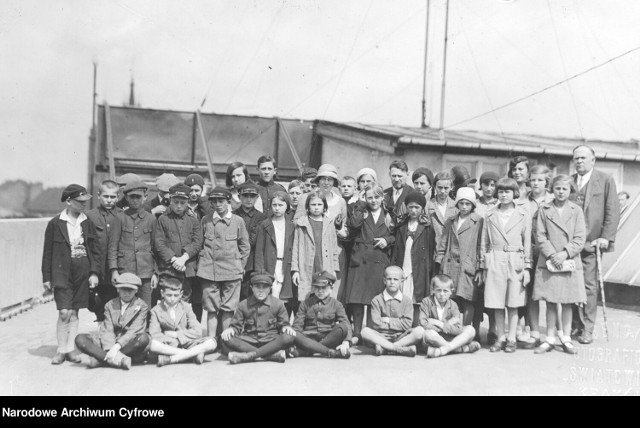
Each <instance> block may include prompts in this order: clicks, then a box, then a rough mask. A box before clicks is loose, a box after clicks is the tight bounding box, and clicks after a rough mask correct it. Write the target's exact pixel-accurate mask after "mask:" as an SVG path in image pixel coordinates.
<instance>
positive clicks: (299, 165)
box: [276, 118, 304, 174]
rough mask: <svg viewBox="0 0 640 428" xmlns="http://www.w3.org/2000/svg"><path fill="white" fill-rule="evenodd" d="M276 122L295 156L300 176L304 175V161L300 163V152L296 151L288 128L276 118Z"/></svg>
mask: <svg viewBox="0 0 640 428" xmlns="http://www.w3.org/2000/svg"><path fill="white" fill-rule="evenodd" d="M276 120H277V121H278V127H279V129H281V130H282V135H284V140H285V141H286V142H287V145H288V146H289V150H291V154H292V155H293V160H294V161H295V162H296V166H297V167H298V170H300V174H302V171H303V170H304V165H302V161H300V156H298V151H297V150H296V147H295V146H294V145H293V141H292V140H291V136H290V135H289V132H288V131H287V128H285V126H284V125H283V124H282V121H280V118H276Z"/></svg>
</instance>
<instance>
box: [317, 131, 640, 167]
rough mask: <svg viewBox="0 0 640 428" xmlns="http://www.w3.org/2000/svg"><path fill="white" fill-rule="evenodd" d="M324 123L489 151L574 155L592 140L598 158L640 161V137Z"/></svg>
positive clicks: (413, 142) (405, 142)
mask: <svg viewBox="0 0 640 428" xmlns="http://www.w3.org/2000/svg"><path fill="white" fill-rule="evenodd" d="M323 126H340V127H342V128H344V129H349V128H351V129H352V130H358V131H361V132H365V133H370V134H373V135H377V136H379V137H381V138H384V139H388V140H391V144H392V145H394V146H430V147H450V148H459V149H479V150H483V151H488V152H505V151H506V152H509V151H517V152H518V153H523V154H537V155H557V156H569V157H570V156H572V152H573V148H574V147H575V146H576V145H579V144H588V145H590V146H592V147H593V148H594V149H595V150H596V152H597V153H596V154H597V157H598V159H601V160H612V161H624V162H639V163H640V145H639V144H640V142H639V141H636V140H632V141H627V142H622V141H605V140H586V141H584V140H581V139H579V138H562V137H548V136H541V135H524V134H513V133H505V134H501V133H498V132H487V131H451V130H445V131H442V130H439V129H434V128H411V127H405V126H396V125H365V124H362V123H354V122H351V123H344V124H336V123H332V122H326V121H321V122H320V124H319V126H318V133H322V129H323Z"/></svg>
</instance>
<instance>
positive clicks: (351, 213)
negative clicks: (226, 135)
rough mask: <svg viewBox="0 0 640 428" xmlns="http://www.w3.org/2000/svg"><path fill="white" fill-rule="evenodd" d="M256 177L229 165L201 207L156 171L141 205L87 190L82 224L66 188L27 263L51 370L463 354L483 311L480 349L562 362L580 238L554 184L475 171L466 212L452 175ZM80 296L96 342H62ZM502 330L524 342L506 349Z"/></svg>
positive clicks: (465, 178) (139, 190)
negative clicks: (46, 317)
mask: <svg viewBox="0 0 640 428" xmlns="http://www.w3.org/2000/svg"><path fill="white" fill-rule="evenodd" d="M258 172H259V174H260V180H259V181H258V182H257V183H254V182H253V181H252V180H251V178H250V177H249V173H248V171H247V168H246V166H244V165H243V164H240V163H234V164H231V165H230V166H229V169H228V171H227V180H226V181H227V187H222V186H216V187H214V188H213V189H211V190H210V191H209V192H207V193H206V197H205V196H203V194H204V190H205V185H204V180H203V179H202V177H201V176H199V175H197V174H192V175H190V176H188V177H187V178H186V179H185V180H179V179H178V178H177V177H175V176H173V175H172V174H163V176H161V177H159V179H158V182H157V185H158V189H159V191H160V194H159V196H158V198H157V199H156V198H154V200H153V201H152V203H149V202H148V201H147V200H146V199H147V192H148V187H147V185H146V184H145V183H144V182H142V180H140V179H139V177H136V176H134V175H133V174H126V175H127V176H128V177H126V180H123V179H124V178H125V177H124V176H123V177H121V180H119V181H120V182H115V181H111V180H106V181H105V182H103V183H102V185H101V188H100V191H99V195H98V197H99V199H100V206H99V207H98V208H95V209H93V210H91V211H89V212H87V213H86V214H85V213H84V211H85V206H86V202H87V201H88V200H89V199H90V198H91V197H90V195H87V192H86V189H85V188H83V187H82V186H79V185H70V186H68V187H67V188H66V189H65V191H64V193H63V196H62V201H63V202H66V203H67V205H68V207H67V208H66V209H65V211H63V213H61V214H60V215H59V216H56V217H55V218H54V219H52V220H51V222H50V223H49V225H48V227H47V232H46V235H45V251H44V255H43V277H44V282H45V288H53V291H54V297H55V301H56V306H57V309H58V310H59V319H58V324H57V337H58V345H59V348H58V352H57V353H56V355H55V357H54V359H53V360H52V363H53V364H61V363H62V362H64V361H65V360H69V361H72V362H79V361H80V360H81V358H80V356H79V354H78V352H77V351H75V350H74V346H73V344H74V343H75V345H76V346H77V348H78V349H79V350H80V351H81V352H83V353H85V354H87V355H89V356H90V361H89V366H90V367H97V366H100V365H111V366H115V367H120V368H124V369H128V368H130V366H131V363H132V362H141V361H144V360H145V359H147V358H148V354H149V352H151V354H152V355H156V356H157V365H158V366H164V365H167V364H172V363H178V362H183V361H194V362H195V363H197V364H201V363H202V362H203V361H204V356H205V355H206V354H208V353H212V352H215V351H216V349H219V348H220V349H222V350H223V352H225V353H228V358H229V361H230V362H231V363H232V364H237V363H243V362H249V361H253V360H256V359H265V360H270V361H278V362H284V361H285V359H286V358H287V357H289V358H295V357H300V356H311V355H314V354H320V355H323V356H325V357H328V358H349V357H350V355H351V354H350V351H349V348H350V346H354V345H358V344H360V343H364V344H366V345H369V346H371V347H373V348H374V350H375V354H376V355H383V354H396V355H405V356H415V355H416V353H417V352H420V351H423V352H425V353H426V355H427V357H430V358H436V357H440V356H444V355H447V354H451V353H470V352H475V351H477V350H479V349H480V347H481V345H480V334H479V333H480V328H479V327H480V323H481V322H482V319H483V313H484V312H487V313H488V315H489V324H490V325H489V334H488V336H487V339H488V342H489V345H490V351H491V352H497V351H501V350H503V351H505V352H514V351H515V350H516V349H517V347H518V346H521V347H524V348H530V349H532V348H535V352H536V353H546V352H548V351H550V350H552V349H554V347H556V346H559V347H561V348H562V349H563V350H564V351H565V352H568V353H575V352H577V351H576V348H575V347H574V346H573V344H572V342H571V338H570V337H569V332H570V331H571V321H572V310H571V309H572V305H574V304H576V303H582V302H584V301H585V300H586V295H585V289H584V282H583V278H582V269H581V261H580V257H579V255H580V251H581V250H582V248H583V247H584V245H585V225H584V216H583V213H582V210H581V208H580V207H579V206H577V205H575V204H573V203H572V202H570V201H569V198H570V196H571V195H572V189H573V186H574V183H573V179H572V178H571V177H569V176H564V175H559V176H557V177H554V178H552V177H551V172H550V171H549V170H548V168H546V167H544V166H540V165H537V166H535V167H534V168H533V169H531V170H529V163H528V160H526V159H523V160H521V161H520V162H515V164H514V163H513V162H512V165H511V168H510V171H509V175H510V176H513V177H514V178H510V177H508V178H500V177H499V176H498V175H497V174H495V173H492V172H488V173H485V174H483V175H482V176H481V177H480V180H479V181H480V183H479V185H480V186H479V187H480V192H481V195H480V196H479V197H478V195H477V194H476V191H475V189H474V187H475V185H476V180H473V179H471V177H470V176H469V175H468V173H467V172H466V171H465V170H464V168H460V167H456V168H454V169H453V170H452V171H444V172H440V173H438V174H436V175H434V174H433V173H432V172H431V171H430V170H428V169H426V168H418V169H416V170H415V171H414V172H413V174H412V175H411V181H412V184H413V186H409V184H408V183H407V182H406V181H407V179H408V178H409V176H408V172H409V171H408V167H407V165H406V163H405V162H403V161H394V162H393V163H392V164H391V166H390V168H389V176H390V178H391V182H392V187H390V188H389V189H386V190H385V189H383V188H382V187H381V186H380V185H379V184H378V177H377V173H376V172H375V171H374V170H372V169H369V168H364V169H362V170H360V171H359V172H358V174H357V175H356V177H355V178H353V177H350V176H347V177H343V178H342V180H339V179H338V172H337V169H336V168H335V167H334V166H333V165H330V164H325V165H322V166H321V167H320V168H319V169H318V170H314V169H312V168H308V169H306V170H305V171H304V173H303V174H302V176H301V177H300V179H299V180H295V181H293V182H291V183H290V184H289V186H288V189H287V190H285V189H284V188H283V187H282V186H281V185H279V184H277V183H275V181H274V178H275V175H276V173H277V165H276V162H275V160H274V159H273V158H271V157H269V156H262V157H261V158H260V159H259V160H258ZM520 176H524V177H525V178H524V181H525V183H524V186H523V183H522V182H521V180H520V181H519V180H517V179H516V178H517V177H520ZM527 186H530V187H527ZM120 188H122V193H123V194H124V198H123V199H122V200H120V201H119V202H117V197H118V191H119V189H120ZM525 192H526V193H525ZM159 207H161V208H159ZM122 208H124V209H122ZM338 281H339V287H336V288H337V289H336V290H334V284H336V285H337V282H338ZM533 284H535V286H533ZM334 292H335V293H334ZM90 294H91V295H93V296H94V297H95V298H96V299H97V300H98V301H101V304H95V305H94V306H95V307H94V311H95V312H96V315H97V317H98V320H99V321H100V322H101V326H100V332H99V337H98V339H97V341H96V340H95V339H93V338H92V337H91V336H89V335H87V334H80V335H76V334H77V330H78V318H77V316H78V310H79V309H81V308H86V307H87V306H88V304H89V297H90ZM332 294H334V295H335V296H336V297H337V298H334V297H332V296H331V295H332ZM539 301H546V302H547V305H546V306H547V336H546V341H544V342H542V341H541V340H540V332H539V326H538V320H537V318H538V314H539ZM203 309H204V310H206V312H207V316H206V331H207V334H206V335H205V336H204V337H203V335H202V327H201V325H200V321H201V318H202V310H203ZM520 318H524V319H525V324H526V328H525V330H526V331H527V333H528V335H529V336H528V337H525V338H522V337H518V333H519V331H520ZM291 320H293V323H291ZM520 336H522V334H521V335H520ZM556 337H557V338H558V339H559V342H558V343H556Z"/></svg>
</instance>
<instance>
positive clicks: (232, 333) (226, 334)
mask: <svg viewBox="0 0 640 428" xmlns="http://www.w3.org/2000/svg"><path fill="white" fill-rule="evenodd" d="M235 335H236V331H235V330H234V329H232V328H228V329H226V330H225V331H223V332H222V334H221V335H220V336H221V337H222V340H224V341H225V342H226V341H228V340H229V339H231V338H232V337H233V336H235Z"/></svg>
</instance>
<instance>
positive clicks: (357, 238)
mask: <svg viewBox="0 0 640 428" xmlns="http://www.w3.org/2000/svg"><path fill="white" fill-rule="evenodd" d="M347 226H348V227H349V236H351V237H352V238H353V247H352V249H351V257H350V259H349V272H348V274H347V281H346V287H345V294H344V300H345V302H344V303H355V304H361V305H368V304H370V303H371V300H372V299H373V298H374V297H375V296H376V295H378V294H380V293H382V291H383V290H384V283H383V282H382V278H383V274H384V270H385V269H386V267H387V266H389V262H390V258H389V254H390V252H391V250H392V248H393V245H394V244H395V241H396V238H395V236H393V235H392V232H391V229H392V225H391V224H390V225H389V226H388V225H387V221H386V219H385V212H384V210H381V212H380V216H379V217H378V221H377V222H375V221H374V220H373V215H371V212H370V211H369V210H368V209H367V208H364V206H363V205H361V204H356V206H355V207H354V210H353V214H352V215H351V217H350V218H349V219H348V220H347ZM376 238H384V240H385V241H387V247H386V248H385V249H383V250H382V249H380V248H374V247H373V246H374V244H375V241H374V239H376Z"/></svg>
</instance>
